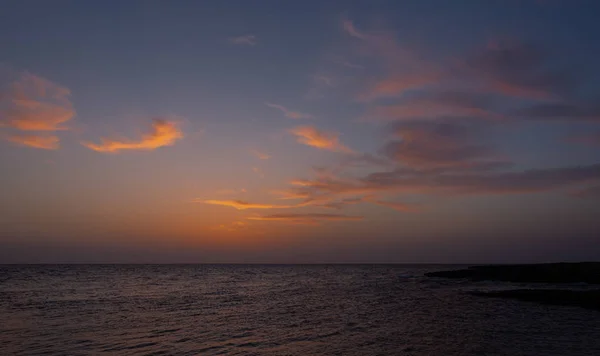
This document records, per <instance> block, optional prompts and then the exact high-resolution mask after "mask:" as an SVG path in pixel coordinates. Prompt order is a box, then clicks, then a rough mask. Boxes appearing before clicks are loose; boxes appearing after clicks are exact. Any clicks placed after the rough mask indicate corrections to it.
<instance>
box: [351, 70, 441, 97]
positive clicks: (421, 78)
mask: <svg viewBox="0 0 600 356" xmlns="http://www.w3.org/2000/svg"><path fill="white" fill-rule="evenodd" d="M437 80H438V74H437V73H418V72H417V73H407V74H402V75H395V76H392V77H389V78H385V79H381V80H377V81H375V82H374V83H372V84H370V85H369V86H368V87H367V89H366V90H364V91H363V92H361V93H360V94H359V95H358V96H357V99H358V100H359V101H371V100H374V99H378V98H385V97H396V96H400V95H401V94H404V93H405V92H407V91H409V90H413V89H420V88H423V87H425V86H427V85H429V84H432V83H435V82H437Z"/></svg>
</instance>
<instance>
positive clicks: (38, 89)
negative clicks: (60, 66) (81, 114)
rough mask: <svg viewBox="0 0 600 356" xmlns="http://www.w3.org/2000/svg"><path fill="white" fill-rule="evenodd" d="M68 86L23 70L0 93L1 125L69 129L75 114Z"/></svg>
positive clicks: (44, 129) (37, 129) (52, 129)
mask: <svg viewBox="0 0 600 356" xmlns="http://www.w3.org/2000/svg"><path fill="white" fill-rule="evenodd" d="M70 94H71V93H70V91H69V89H67V88H65V87H62V86H60V85H58V84H55V83H53V82H51V81H49V80H46V79H44V78H41V77H38V76H36V75H33V74H31V73H27V72H25V73H23V74H22V75H21V76H20V78H19V79H18V80H15V81H14V82H12V83H10V85H9V86H8V88H7V89H6V90H5V91H4V92H3V93H2V95H0V101H1V105H0V113H1V114H2V115H1V118H0V126H4V127H11V128H14V129H17V130H22V131H58V130H67V129H68V128H67V127H65V126H63V124H65V123H66V122H68V121H69V120H71V119H72V118H73V116H75V110H74V109H73V106H72V104H71V102H70V100H69V96H70Z"/></svg>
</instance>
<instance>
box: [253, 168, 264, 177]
mask: <svg viewBox="0 0 600 356" xmlns="http://www.w3.org/2000/svg"><path fill="white" fill-rule="evenodd" d="M252 172H254V173H256V174H257V175H258V176H259V177H261V178H264V177H265V174H264V172H263V171H262V169H260V168H258V167H252Z"/></svg>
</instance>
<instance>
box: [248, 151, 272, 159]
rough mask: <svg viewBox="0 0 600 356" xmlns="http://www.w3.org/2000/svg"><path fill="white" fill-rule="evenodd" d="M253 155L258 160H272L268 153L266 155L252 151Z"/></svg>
mask: <svg viewBox="0 0 600 356" xmlns="http://www.w3.org/2000/svg"><path fill="white" fill-rule="evenodd" d="M252 154H253V155H254V156H256V158H258V159H265V160H266V159H269V158H271V155H269V154H267V153H264V152H261V151H259V150H252Z"/></svg>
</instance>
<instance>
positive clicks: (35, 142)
mask: <svg viewBox="0 0 600 356" xmlns="http://www.w3.org/2000/svg"><path fill="white" fill-rule="evenodd" d="M6 140H7V141H9V142H12V143H14V144H17V145H20V146H28V147H34V148H41V149H44V150H57V149H58V148H59V142H60V140H59V139H58V137H56V136H41V135H12V136H8V137H7V138H6Z"/></svg>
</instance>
